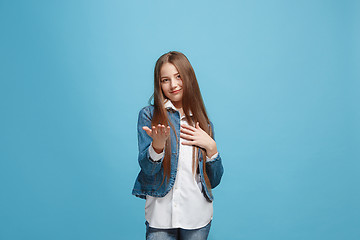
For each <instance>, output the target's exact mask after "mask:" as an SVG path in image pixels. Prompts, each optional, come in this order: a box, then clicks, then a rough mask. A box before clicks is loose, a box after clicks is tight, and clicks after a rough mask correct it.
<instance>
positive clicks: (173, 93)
mask: <svg viewBox="0 0 360 240" xmlns="http://www.w3.org/2000/svg"><path fill="white" fill-rule="evenodd" d="M180 90H181V89H179V90H177V91H174V92H171V93H172V94H176V93H178V92H180Z"/></svg>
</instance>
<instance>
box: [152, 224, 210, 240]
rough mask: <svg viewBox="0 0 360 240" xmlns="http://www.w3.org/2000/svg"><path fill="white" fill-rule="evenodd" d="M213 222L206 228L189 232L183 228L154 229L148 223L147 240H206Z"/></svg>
mask: <svg viewBox="0 0 360 240" xmlns="http://www.w3.org/2000/svg"><path fill="white" fill-rule="evenodd" d="M211 222H212V221H210V222H209V223H208V224H207V225H206V226H205V227H202V228H199V229H191V230H187V229H182V228H170V229H159V228H152V227H149V223H148V222H147V221H146V222H145V225H146V240H206V239H207V238H208V235H209V232H210V227H211Z"/></svg>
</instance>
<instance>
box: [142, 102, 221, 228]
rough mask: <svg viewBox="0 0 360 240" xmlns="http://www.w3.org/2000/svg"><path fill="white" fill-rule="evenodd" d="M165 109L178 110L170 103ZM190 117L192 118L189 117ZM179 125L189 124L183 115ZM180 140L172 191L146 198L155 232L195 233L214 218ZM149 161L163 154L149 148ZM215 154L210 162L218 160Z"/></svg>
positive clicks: (187, 147)
mask: <svg viewBox="0 0 360 240" xmlns="http://www.w3.org/2000/svg"><path fill="white" fill-rule="evenodd" d="M164 103H165V108H168V107H171V108H173V109H175V110H177V109H176V108H175V107H174V105H173V104H172V102H171V101H170V100H168V101H166V100H165V102H164ZM190 115H192V114H191V113H190ZM180 123H184V124H188V123H187V121H186V118H185V115H184V116H182V117H181V119H180ZM183 141H184V139H183V138H180V149H179V161H178V168H177V173H176V178H175V183H174V186H173V188H172V189H171V190H170V191H169V192H168V193H167V194H166V195H165V196H164V197H152V196H148V195H147V196H146V203H145V219H146V220H147V221H148V223H149V226H150V227H154V228H163V229H168V228H183V229H196V228H201V227H204V226H205V225H207V224H208V223H209V222H210V220H211V219H212V218H213V203H212V202H209V201H207V200H206V199H205V197H204V195H203V193H202V185H201V182H200V176H199V174H196V179H195V178H194V177H193V172H192V156H193V153H192V146H190V145H183V144H181V143H182V142H183ZM149 154H150V157H151V159H152V160H154V161H158V160H160V159H161V158H162V156H163V154H164V151H163V152H161V153H159V154H158V153H156V152H155V150H154V148H153V147H152V144H151V145H150V147H149ZM217 155H218V153H215V154H214V155H213V156H212V157H211V158H209V157H207V156H206V160H207V161H208V160H211V159H214V158H215V157H217Z"/></svg>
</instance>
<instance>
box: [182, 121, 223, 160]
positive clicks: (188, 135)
mask: <svg viewBox="0 0 360 240" xmlns="http://www.w3.org/2000/svg"><path fill="white" fill-rule="evenodd" d="M180 137H182V138H184V139H186V140H188V141H183V142H182V144H183V145H196V146H198V147H201V148H204V149H205V150H206V155H207V156H208V157H211V156H213V155H214V154H215V153H217V148H216V142H215V141H214V139H212V138H211V137H210V136H209V134H207V133H206V132H205V131H204V130H202V129H201V128H200V125H199V122H197V123H196V124H195V127H192V126H190V125H185V124H181V128H180Z"/></svg>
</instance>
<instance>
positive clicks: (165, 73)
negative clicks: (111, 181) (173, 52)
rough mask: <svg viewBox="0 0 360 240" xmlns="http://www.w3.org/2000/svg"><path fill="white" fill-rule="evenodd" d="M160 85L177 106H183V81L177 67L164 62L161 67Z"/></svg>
mask: <svg viewBox="0 0 360 240" xmlns="http://www.w3.org/2000/svg"><path fill="white" fill-rule="evenodd" d="M160 85H161V89H162V91H163V93H164V95H165V96H166V97H167V98H168V99H170V100H171V102H172V103H173V104H174V106H175V107H176V108H181V107H182V101H181V100H182V96H183V89H182V86H183V82H182V80H181V76H180V74H179V73H178V70H177V69H176V67H175V66H174V65H173V64H171V63H164V64H163V65H162V67H161V69H160Z"/></svg>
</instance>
